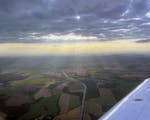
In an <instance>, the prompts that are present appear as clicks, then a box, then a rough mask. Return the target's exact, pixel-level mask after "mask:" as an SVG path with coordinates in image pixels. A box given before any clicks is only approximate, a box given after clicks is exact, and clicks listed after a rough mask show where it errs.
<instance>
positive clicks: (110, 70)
mask: <svg viewBox="0 0 150 120" xmlns="http://www.w3.org/2000/svg"><path fill="white" fill-rule="evenodd" d="M53 58H55V59H57V61H53V62H51V59H53ZM0 59H2V58H0ZM4 61H6V63H5V62H4ZM26 61H28V62H26ZM2 62H3V63H4V64H0V70H1V72H0V118H2V120H33V119H38V120H45V119H48V120H79V119H80V117H81V112H82V110H83V111H84V116H83V117H84V119H85V120H96V119H97V118H99V117H100V116H101V115H102V114H104V113H105V112H106V111H107V110H108V109H110V108H111V107H112V106H113V105H114V104H116V103H117V102H118V101H119V100H120V99H122V98H123V97H124V96H125V95H127V94H128V93H129V92H130V91H131V90H133V89H134V88H135V87H136V86H137V85H138V84H140V83H141V82H142V81H143V80H144V79H145V78H148V77H150V74H149V73H150V69H149V68H150V56H148V55H145V56H144V55H133V56H131V55H115V56H76V59H75V58H74V57H69V56H62V57H56V56H52V57H45V58H44V59H43V58H42V59H41V58H34V57H32V58H24V59H20V58H14V59H12V58H11V59H10V58H3V59H2ZM5 64H9V66H8V65H5ZM4 66H5V67H4ZM14 66H15V69H14ZM83 96H85V100H84V101H83V98H84V97H83ZM16 100H17V101H16ZM83 104H84V106H83ZM82 107H84V108H83V109H81V108H82ZM20 109H21V111H20Z"/></svg>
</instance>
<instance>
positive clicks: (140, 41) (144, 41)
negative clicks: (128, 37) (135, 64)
mask: <svg viewBox="0 0 150 120" xmlns="http://www.w3.org/2000/svg"><path fill="white" fill-rule="evenodd" d="M136 42H137V43H148V42H150V39H146V40H138V41H136Z"/></svg>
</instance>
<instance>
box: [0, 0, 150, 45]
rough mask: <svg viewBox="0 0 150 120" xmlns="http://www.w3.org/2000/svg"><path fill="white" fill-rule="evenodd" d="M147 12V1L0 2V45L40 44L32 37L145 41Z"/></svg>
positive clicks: (149, 25)
mask: <svg viewBox="0 0 150 120" xmlns="http://www.w3.org/2000/svg"><path fill="white" fill-rule="evenodd" d="M149 12H150V0H0V28H1V29H0V42H35V41H36V42H38V41H39V42H42V40H38V41H37V40H34V38H35V36H36V37H38V36H37V34H32V33H38V34H39V35H41V36H45V35H47V34H62V35H66V34H70V33H74V34H80V35H83V36H96V37H98V38H100V40H108V39H109V40H114V39H118V38H123V39H124V38H144V39H145V38H148V37H149V36H150V35H149V32H148V31H149V30H150V24H149V20H150V18H149V16H148V14H147V13H149ZM77 15H79V16H81V19H80V20H77V19H75V17H76V16H77Z"/></svg>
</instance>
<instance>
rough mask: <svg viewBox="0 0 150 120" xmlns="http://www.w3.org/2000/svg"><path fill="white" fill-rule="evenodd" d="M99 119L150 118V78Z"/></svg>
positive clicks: (130, 119) (131, 119)
mask: <svg viewBox="0 0 150 120" xmlns="http://www.w3.org/2000/svg"><path fill="white" fill-rule="evenodd" d="M99 120H150V79H146V80H145V81H144V82H143V83H141V84H140V85H139V86H138V87H137V88H136V89H134V90H133V91H132V92H131V93H129V94H128V95H127V96H126V97H125V98H124V99H122V100H121V101H120V102H119V103H118V104H116V105H115V106H114V107H112V108H111V109H110V110H109V111H108V112H107V113H106V114H105V115H103V116H102V117H101V118H100V119H99Z"/></svg>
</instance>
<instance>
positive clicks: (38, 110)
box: [19, 95, 60, 120]
mask: <svg viewBox="0 0 150 120" xmlns="http://www.w3.org/2000/svg"><path fill="white" fill-rule="evenodd" d="M59 97H60V95H54V96H51V97H48V98H44V99H41V100H39V101H36V102H35V103H33V104H31V105H30V109H29V111H28V112H27V113H26V114H24V115H23V117H21V118H20V119H19V120H32V119H34V118H36V117H39V116H43V115H50V116H56V115H57V114H58V113H59V105H58V101H59Z"/></svg>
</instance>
